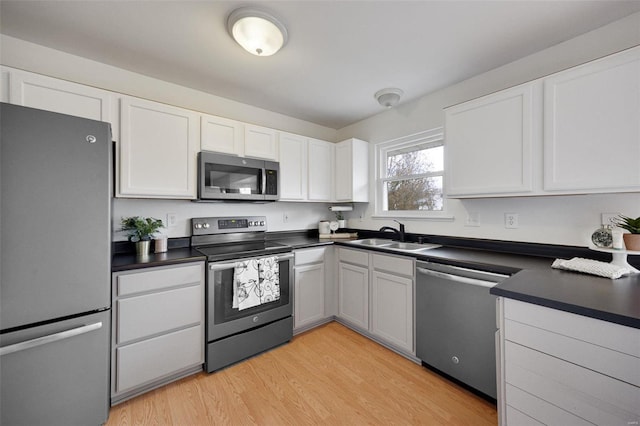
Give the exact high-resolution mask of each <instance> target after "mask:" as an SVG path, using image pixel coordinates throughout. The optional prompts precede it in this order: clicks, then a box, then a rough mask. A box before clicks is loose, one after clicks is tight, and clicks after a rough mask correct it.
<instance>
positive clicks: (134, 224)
mask: <svg viewBox="0 0 640 426" xmlns="http://www.w3.org/2000/svg"><path fill="white" fill-rule="evenodd" d="M121 224H122V230H123V231H127V232H128V234H129V241H131V242H132V243H135V245H136V254H137V255H138V256H147V255H148V254H149V245H150V244H151V239H152V238H153V234H155V233H156V232H158V230H159V229H160V228H162V227H164V225H163V224H162V221H161V220H160V219H154V218H152V217H140V216H132V217H123V218H122V221H121Z"/></svg>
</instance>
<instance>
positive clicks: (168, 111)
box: [118, 97, 200, 198]
mask: <svg viewBox="0 0 640 426" xmlns="http://www.w3.org/2000/svg"><path fill="white" fill-rule="evenodd" d="M120 115H121V125H122V135H121V143H120V188H119V189H120V191H119V193H118V195H119V196H121V197H142V198H195V197H196V174H197V171H196V159H197V152H198V147H199V145H200V144H199V140H200V136H199V133H200V132H199V126H198V124H199V118H200V117H199V115H198V114H197V113H195V112H193V111H188V110H185V109H182V108H177V107H173V106H170V105H165V104H160V103H157V102H151V101H147V100H143V99H136V98H131V97H124V98H122V100H121V110H120Z"/></svg>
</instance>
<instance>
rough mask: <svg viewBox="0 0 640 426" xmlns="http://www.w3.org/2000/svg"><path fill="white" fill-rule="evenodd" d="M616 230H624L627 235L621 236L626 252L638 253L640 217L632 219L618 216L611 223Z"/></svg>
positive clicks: (639, 249)
mask: <svg viewBox="0 0 640 426" xmlns="http://www.w3.org/2000/svg"><path fill="white" fill-rule="evenodd" d="M612 222H613V223H614V224H615V225H616V226H617V227H618V228H622V229H626V230H627V231H629V234H627V233H625V234H623V235H622V238H623V239H624V245H625V247H626V248H627V250H631V251H640V217H637V218H635V219H634V218H632V217H628V216H624V215H619V216H618V217H617V218H615V219H614V220H613V221H612Z"/></svg>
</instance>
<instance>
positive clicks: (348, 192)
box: [335, 141, 353, 201]
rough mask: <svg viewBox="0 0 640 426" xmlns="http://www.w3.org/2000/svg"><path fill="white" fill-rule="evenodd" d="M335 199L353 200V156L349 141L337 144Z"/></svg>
mask: <svg viewBox="0 0 640 426" xmlns="http://www.w3.org/2000/svg"><path fill="white" fill-rule="evenodd" d="M335 167H336V173H335V199H336V201H351V199H352V198H353V179H352V178H353V156H352V150H351V144H350V142H349V141H345V142H340V143H338V144H336V146H335Z"/></svg>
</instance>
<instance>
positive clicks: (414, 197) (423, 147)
mask: <svg viewBox="0 0 640 426" xmlns="http://www.w3.org/2000/svg"><path fill="white" fill-rule="evenodd" d="M375 153H376V166H377V167H376V216H383V217H390V216H392V217H423V218H430V217H431V218H443V217H444V214H445V207H446V205H445V204H446V201H445V198H444V194H443V188H444V138H443V132H442V128H437V129H433V130H428V131H426V132H422V133H418V134H415V135H411V136H406V137H403V138H400V139H395V140H392V141H388V142H383V143H380V144H377V145H376V148H375Z"/></svg>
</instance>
